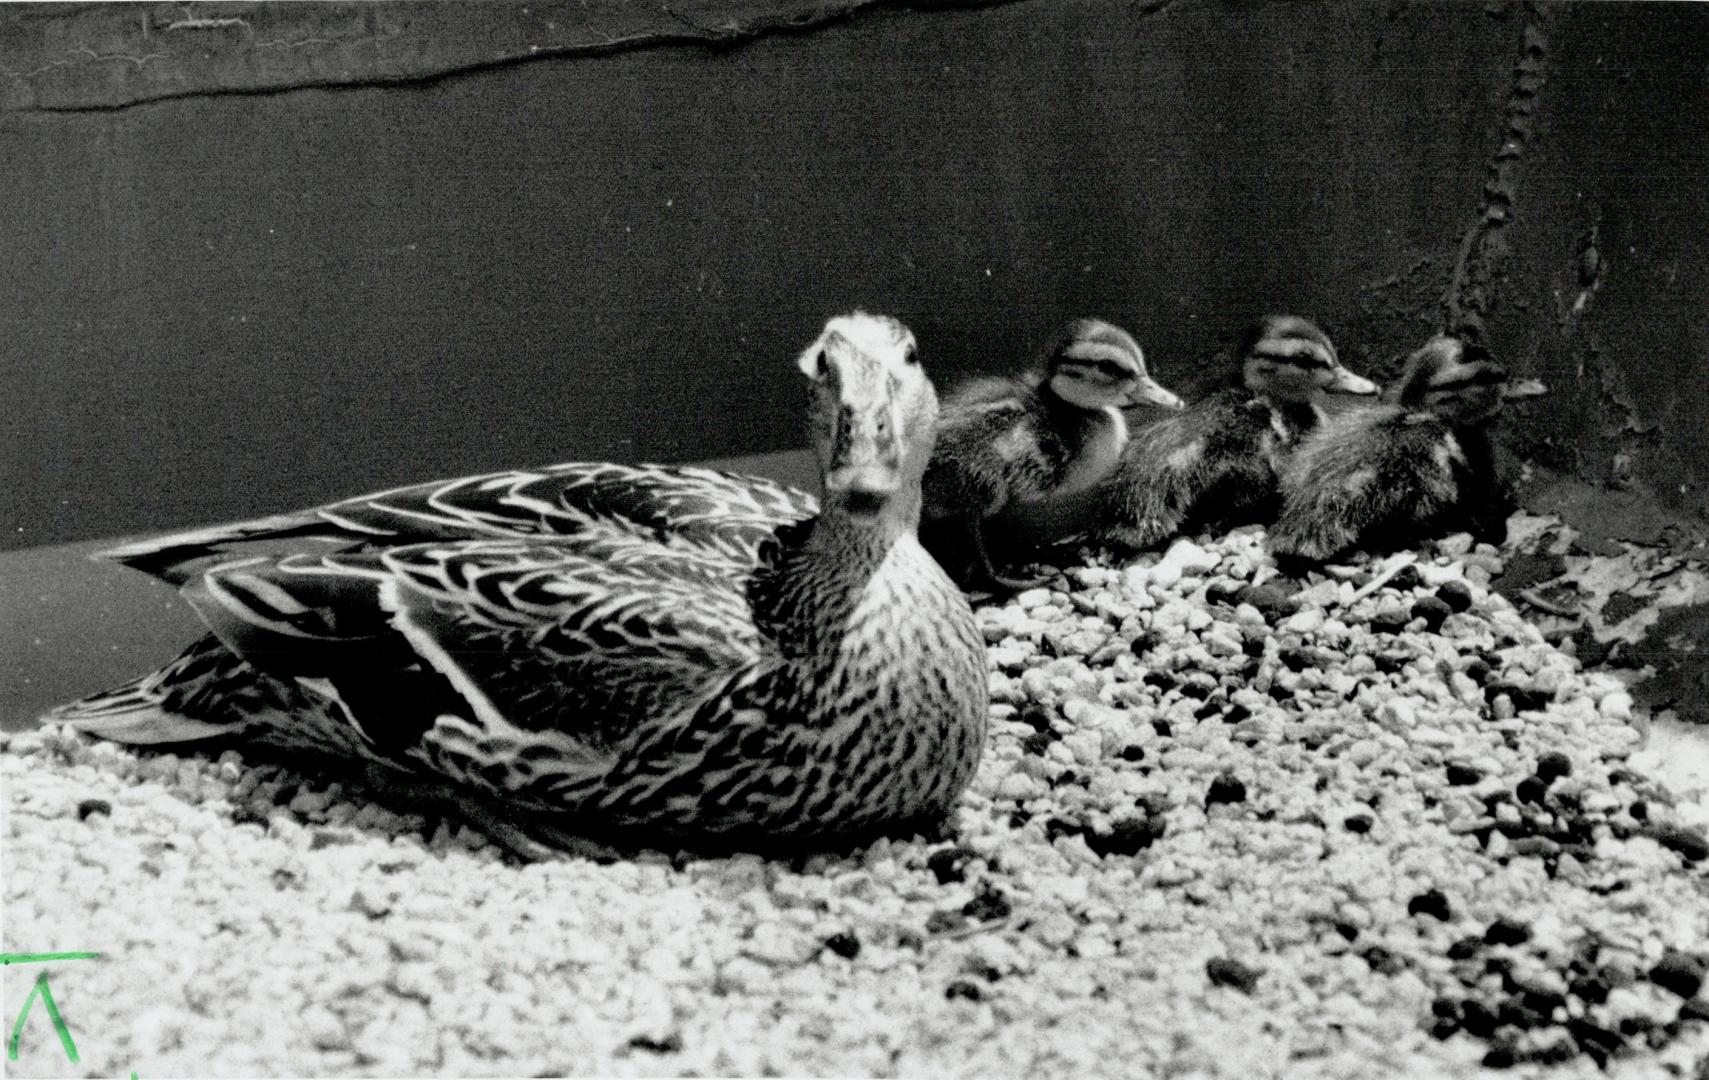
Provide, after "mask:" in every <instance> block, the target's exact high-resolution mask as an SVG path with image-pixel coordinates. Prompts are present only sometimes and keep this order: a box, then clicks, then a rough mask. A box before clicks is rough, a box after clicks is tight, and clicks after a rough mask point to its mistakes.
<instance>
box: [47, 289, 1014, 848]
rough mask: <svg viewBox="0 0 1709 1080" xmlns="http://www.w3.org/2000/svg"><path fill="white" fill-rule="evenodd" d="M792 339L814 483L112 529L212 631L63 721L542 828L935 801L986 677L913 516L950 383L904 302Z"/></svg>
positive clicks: (783, 837) (974, 745)
mask: <svg viewBox="0 0 1709 1080" xmlns="http://www.w3.org/2000/svg"><path fill="white" fill-rule="evenodd" d="M797 363H798V365H799V367H800V369H801V371H802V372H803V373H804V374H805V375H806V376H807V377H808V379H809V382H810V386H811V405H810V413H809V415H810V429H811V433H812V441H813V444H814V447H815V449H816V451H817V454H818V460H819V464H820V467H821V478H822V482H823V489H824V499H823V505H822V506H815V502H814V500H813V499H812V498H811V497H810V496H808V495H805V494H802V493H800V492H796V491H792V490H790V489H788V488H784V487H781V486H778V485H776V484H773V483H771V482H769V481H766V480H761V479H757V478H753V477H742V476H736V475H731V474H727V473H721V472H715V471H712V470H707V469H699V468H692V467H666V466H658V465H643V466H625V465H613V464H588V463H576V464H567V465H557V466H552V467H549V468H544V469H540V470H538V471H531V472H503V473H494V474H490V475H485V476H475V477H467V478H463V479H458V480H452V481H448V482H443V483H432V484H424V485H418V486H414V487H407V488H401V489H398V490H395V491H388V492H383V493H380V494H376V495H369V496H364V497H360V498H355V499H350V500H346V501H344V502H338V503H332V504H330V505H327V506H323V507H319V508H316V509H312V510H307V511H303V512H299V513H292V514H284V515H279V516H275V517H270V518H263V519H259V520H255V521H248V522H241V523H238V524H233V525H227V526H220V527H215V528H210V529H202V530H198V531H193V532H187V533H180V534H177V535H173V536H168V537H164V538H162V539H157V540H151V541H147V542H143V543H139V544H133V545H130V546H127V547H122V548H119V549H117V550H114V551H111V552H107V553H105V556H106V557H107V558H111V559H114V560H117V561H119V562H121V563H125V564H127V565H129V566H132V567H135V568H138V569H141V570H144V571H146V572H149V573H152V574H154V575H155V576H157V577H160V578H163V579H165V580H167V581H169V582H172V583H173V584H175V585H177V586H178V587H179V589H180V591H181V592H182V594H183V595H184V597H185V598H186V599H187V600H188V601H189V603H190V604H191V606H192V607H194V608H195V610H196V611H197V613H198V614H199V615H200V616H201V617H202V619H203V621H204V622H206V623H207V625H208V628H209V630H210V631H211V633H210V634H208V635H206V636H204V637H203V638H202V639H201V640H199V641H197V642H196V643H195V644H193V645H192V646H190V648H189V649H188V650H187V651H186V652H185V653H184V654H183V655H181V656H180V657H179V658H178V659H177V660H175V661H173V662H172V663H171V664H169V665H167V666H166V667H165V668H163V669H161V670H160V671H158V672H155V673H153V674H150V675H147V676H144V677H142V678H140V679H138V680H136V681H134V682H132V683H130V684H128V685H126V686H123V687H120V688H119V689H116V690H113V691H109V692H107V693H104V694H98V695H95V696H93V697H90V698H86V699H84V700H83V701H79V702H76V703H74V704H71V705H67V706H64V707H62V708H60V709H58V710H56V711H55V712H54V713H52V714H50V716H49V719H50V720H57V721H61V722H66V723H70V724H72V725H74V726H75V727H77V728H80V729H82V730H85V731H88V732H91V733H94V734H97V735H101V736H105V737H107V738H110V739H113V740H115V741H119V742H128V743H185V742H192V743H193V742H199V741H203V740H211V739H221V740H225V739H229V738H230V737H233V736H236V737H238V738H239V739H241V740H243V741H249V742H253V743H259V744H267V745H271V746H275V747H282V748H286V749H293V750H312V751H318V752H322V753H327V752H330V753H332V754H335V755H339V756H342V757H346V758H355V759H359V760H361V761H364V762H369V763H379V764H382V765H385V766H390V767H392V768H393V769H396V770H402V771H404V772H405V773H408V774H412V775H414V776H417V777H422V776H426V777H430V778H434V779H436V780H439V781H449V782H450V784H451V785H452V786H453V789H455V790H458V791H460V792H468V793H469V794H471V795H474V796H477V797H478V798H479V801H485V802H488V803H490V804H493V805H495V806H496V807H498V808H499V812H498V814H497V817H498V820H497V821H494V820H492V819H491V818H488V819H486V820H484V821H483V824H484V825H486V826H487V827H488V828H489V830H491V831H495V832H496V833H497V834H498V838H500V839H502V840H504V841H505V842H506V843H509V844H510V845H511V846H512V847H513V848H516V847H518V846H522V847H523V848H524V849H525V850H527V851H529V853H531V854H534V853H538V851H537V850H535V848H534V847H533V846H532V845H533V844H537V843H539V841H538V840H537V839H536V838H539V837H545V838H546V839H545V841H544V842H545V844H546V845H547V846H556V845H561V844H569V843H573V838H575V837H577V836H587V835H594V836H598V837H600V838H607V837H616V838H619V839H620V840H634V841H642V842H650V843H677V844H682V845H685V846H703V845H706V844H712V845H715V846H735V847H769V846H772V845H773V844H777V843H782V844H785V845H791V846H795V845H813V844H818V843H825V842H830V841H835V840H840V839H842V838H845V837H852V836H858V835H863V834H871V833H875V832H888V831H899V830H902V829H905V828H907V827H909V826H914V825H925V824H928V823H930V822H932V821H934V820H937V819H941V818H942V817H943V816H944V815H945V814H946V813H948V812H949V811H950V809H951V808H952V807H953V805H954V803H955V801H956V799H957V797H958V796H959V795H960V793H961V791H962V789H963V788H964V787H965V786H966V784H967V782H968V780H969V779H970V778H971V776H972V774H973V771H974V768H975V766H976V765H977V763H978V759H979V755H980V752H981V749H982V747H983V744H984V738H985V724H986V711H987V702H988V699H987V690H986V675H985V659H984V650H983V647H982V642H981V638H980V635H979V633H978V631H977V629H976V627H975V624H974V621H973V615H972V612H971V611H970V610H969V608H968V604H967V600H966V599H965V598H964V597H963V595H962V593H961V592H960V591H959V590H958V589H957V588H956V587H955V586H954V584H952V583H951V581H950V580H949V578H948V577H947V576H946V575H945V574H944V572H943V571H942V570H941V569H940V568H939V567H938V565H937V563H935V562H934V561H933V560H932V559H931V557H930V556H929V555H928V554H927V553H926V552H925V550H924V549H923V548H922V547H921V546H920V544H919V541H918V540H917V538H916V528H917V525H918V522H919V515H920V478H921V475H922V474H923V472H924V470H925V468H926V463H927V461H928V460H929V459H930V456H931V450H932V437H933V425H934V422H935V419H936V414H937V398H936V395H935V393H934V392H933V389H932V385H931V382H930V381H929V380H928V379H927V377H926V375H925V372H924V371H923V370H922V369H921V366H920V364H919V361H918V359H917V357H916V354H915V343H914V336H913V334H912V333H910V332H909V331H908V329H907V328H906V327H904V326H903V325H902V324H901V323H899V322H897V321H895V320H894V319H889V318H882V317H877V316H871V315H866V314H863V313H859V312H857V313H855V314H852V315H848V316H843V317H839V318H835V319H832V320H831V321H830V322H829V323H828V324H827V325H826V326H825V329H824V331H823V332H822V333H821V334H820V335H819V337H818V339H817V340H816V341H815V342H814V343H813V344H812V345H810V346H809V347H808V348H807V349H806V350H805V351H804V352H803V353H802V354H801V355H800V357H799V360H798V361H797ZM472 801H474V800H472ZM475 816H476V818H477V820H482V819H481V818H480V817H479V815H475ZM522 820H526V821H527V822H528V824H527V825H526V826H517V827H519V828H522V829H523V830H524V834H525V835H524V837H518V836H516V835H514V834H511V835H505V830H506V829H507V828H508V827H510V826H511V825H512V823H513V822H517V821H522Z"/></svg>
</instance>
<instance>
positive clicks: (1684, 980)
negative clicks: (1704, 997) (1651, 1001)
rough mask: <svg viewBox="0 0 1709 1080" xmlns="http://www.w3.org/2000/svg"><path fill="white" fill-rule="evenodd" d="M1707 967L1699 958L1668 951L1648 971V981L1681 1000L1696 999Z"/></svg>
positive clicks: (1671, 950)
mask: <svg viewBox="0 0 1709 1080" xmlns="http://www.w3.org/2000/svg"><path fill="white" fill-rule="evenodd" d="M1706 970H1709V965H1706V964H1705V963H1704V961H1703V958H1702V957H1700V956H1692V955H1691V954H1689V953H1682V952H1677V951H1675V950H1673V949H1669V950H1668V951H1667V952H1665V953H1663V954H1662V958H1661V961H1660V962H1659V963H1657V964H1656V966H1655V967H1653V968H1651V969H1650V981H1651V982H1653V983H1655V984H1656V985H1657V986H1659V987H1661V988H1662V989H1664V990H1672V991H1673V992H1674V993H1676V994H1678V995H1679V996H1680V997H1682V998H1688V997H1696V996H1697V991H1699V990H1701V989H1702V988H1703V976H1704V973H1705V971H1706Z"/></svg>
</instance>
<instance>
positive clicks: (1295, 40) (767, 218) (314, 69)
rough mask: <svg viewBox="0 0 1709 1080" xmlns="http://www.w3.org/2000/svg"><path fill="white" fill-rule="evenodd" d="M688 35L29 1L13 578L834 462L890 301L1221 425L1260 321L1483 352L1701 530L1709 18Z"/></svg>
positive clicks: (1307, 9)
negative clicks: (552, 495)
mask: <svg viewBox="0 0 1709 1080" xmlns="http://www.w3.org/2000/svg"><path fill="white" fill-rule="evenodd" d="M670 11H673V12H674V14H670V13H668V12H667V11H666V9H664V8H658V9H655V8H653V7H652V6H649V5H633V4H624V3H619V2H616V0H609V2H605V3H592V4H580V3H576V4H571V3H538V2H536V3H531V4H528V5H520V4H506V5H496V6H495V5H455V4H454V5H436V4H426V5H402V6H395V5H390V4H383V5H382V4H358V5H332V4H292V5H247V4H227V3H212V4H201V5H197V6H195V7H194V8H191V9H186V8H185V7H183V6H182V5H177V4H163V5H155V4H145V5H100V6H76V5H70V6H35V5H25V6H23V7H22V8H17V7H8V8H7V9H5V10H0V86H3V89H0V162H3V163H4V171H3V174H4V176H5V180H4V195H5V197H4V198H0V252H3V253H4V255H3V257H0V401H4V402H5V403H6V404H5V405H4V406H0V415H3V417H4V419H3V420H0V424H4V427H5V430H6V438H5V440H4V442H3V443H0V474H3V476H4V478H5V490H6V492H7V496H8V497H7V498H6V499H5V501H4V504H3V505H4V509H5V518H4V533H3V536H0V544H3V545H5V546H11V547H20V546H31V545H39V544H48V543H55V542H61V541H67V540H74V539H82V538H87V537H96V536H111V535H118V534H128V533H136V532H143V531H148V530H154V529H161V528H165V527H170V526H174V525H180V524H186V523H190V522H195V521H207V520H216V519H222V518H230V517H235V516H241V515H247V514H252V513H259V512H264V511H267V510H271V509H276V508H279V507H282V506H291V505H299V504H303V503H306V502H311V501H315V500H319V499H323V498H328V497H332V496H335V495H339V494H348V493H351V492H355V491H360V490H364V489H367V488H371V487H378V486H383V485H388V484H394V483H399V482H405V481H409V480H413V479H421V478H425V477H430V476H434V475H444V474H457V473H462V472H467V471H471V470H477V469H488V468H497V467H502V466H506V465H512V464H523V463H531V462H543V461H551V460H562V459H567V458H574V457H610V458H617V459H641V458H647V459H665V460H676V459H700V458H708V457H719V456H726V455H732V454H743V453H754V452H762V451H768V450H774V449H779V448H785V447H790V446H795V445H798V444H799V443H800V432H799V418H798V410H799V406H800V402H801V394H800V388H799V386H798V384H797V378H796V377H795V376H793V375H792V373H791V371H790V369H789V368H788V367H787V366H786V365H787V361H788V358H789V356H790V355H791V354H792V352H793V351H794V350H796V349H797V348H799V347H800V345H801V344H802V343H804V342H805V341H806V340H807V339H808V338H809V337H810V336H811V334H812V333H813V332H814V331H815V330H816V328H817V326H818V324H819V323H820V322H821V321H822V320H823V318H824V317H825V316H826V315H828V314H831V313H833V312H836V311H838V310H842V309H847V308H850V307H853V306H857V305H860V306H866V307H869V308H872V309H880V310H885V311H888V312H891V313H894V314H896V315H899V316H901V317H902V318H904V319H905V320H907V321H908V322H909V323H910V324H911V325H913V326H914V327H915V329H916V331H917V333H918V335H919V337H920V339H921V343H922V347H923V349H924V351H925V356H926V359H927V363H928V365H929V366H930V367H931V368H932V369H933V370H934V372H936V373H937V374H939V375H940V376H943V377H944V378H951V377H954V376H955V375H957V374H960V373H965V372H968V371H972V370H990V369H1000V368H1005V367H1008V366H1012V365H1013V364H1015V363H1016V362H1018V361H1023V360H1025V359H1027V358H1029V357H1030V356H1031V354H1032V352H1033V350H1034V349H1035V348H1036V347H1037V346H1038V344H1039V342H1040V341H1041V340H1042V338H1043V337H1044V336H1045V335H1046V334H1047V333H1048V332H1049V330H1050V329H1051V328H1052V326H1053V325H1054V324H1055V323H1057V322H1059V321H1061V320H1063V319H1065V318H1068V317H1070V316H1074V315H1079V314H1082V313H1088V314H1101V315H1103V316H1105V317H1107V318H1110V319H1113V320H1115V321H1117V322H1120V323H1123V324H1125V325H1127V326H1128V327H1129V328H1130V329H1132V330H1133V331H1134V332H1135V333H1136V334H1137V335H1138V336H1139V337H1140V339H1141V340H1142V341H1143V342H1144V343H1145V344H1146V346H1147V348H1148V352H1149V353H1150V354H1151V356H1152V357H1153V359H1154V366H1155V367H1156V368H1157V369H1159V372H1160V374H1161V375H1162V377H1163V378H1164V379H1165V380H1166V381H1168V382H1171V383H1173V384H1176V385H1177V386H1178V387H1179V388H1183V389H1186V390H1189V391H1190V390H1192V389H1194V388H1196V387H1200V386H1203V385H1205V384H1207V383H1209V382H1212V381H1214V380H1216V379H1218V378H1220V377H1221V376H1222V372H1221V371H1220V365H1219V364H1218V363H1216V362H1215V361H1214V360H1213V359H1211V358H1212V357H1213V356H1214V354H1215V352H1216V351H1217V349H1218V347H1219V345H1220V344H1221V343H1222V341H1223V340H1224V339H1225V338H1226V337H1227V336H1228V335H1229V334H1230V333H1231V332H1232V331H1233V329H1234V328H1235V327H1236V326H1237V325H1238V324H1239V323H1240V322H1241V321H1243V320H1244V319H1245V318H1247V317H1248V316H1249V315H1251V314H1253V313H1256V312H1258V311H1261V310H1266V309H1288V310H1295V311H1299V312H1301V313H1303V314H1308V315H1311V316H1312V317H1314V318H1317V319H1319V320H1320V321H1321V322H1323V323H1324V324H1325V325H1326V327H1328V328H1329V329H1330V331H1331V332H1332V333H1333V334H1334V335H1335V336H1336V338H1337V341H1338V342H1339V343H1340V344H1341V346H1342V351H1343V355H1344V356H1345V357H1347V358H1348V359H1350V360H1351V361H1352V362H1354V363H1361V362H1362V363H1364V364H1365V365H1366V366H1367V367H1371V368H1374V369H1377V370H1379V371H1387V370H1392V368H1391V367H1390V366H1389V364H1390V360H1391V358H1392V357H1393V356H1395V355H1396V354H1398V353H1400V352H1402V351H1404V350H1406V349H1409V348H1411V347H1413V346H1414V345H1416V344H1417V343H1418V342H1419V341H1420V340H1421V339H1422V338H1423V337H1424V336H1425V335H1426V334H1427V333H1428V332H1430V331H1431V330H1432V329H1434V328H1435V327H1437V326H1439V325H1441V324H1443V323H1444V322H1449V323H1453V324H1455V325H1464V326H1469V327H1473V328H1481V331H1482V332H1483V333H1485V335H1486V336H1487V337H1488V339H1489V341H1490V343H1491V344H1492V346H1493V347H1494V348H1495V349H1496V351H1497V352H1498V354H1500V355H1502V356H1504V357H1506V358H1508V359H1509V360H1510V361H1511V362H1512V365H1513V366H1514V367H1515V368H1517V369H1519V370H1521V371H1525V372H1528V373H1535V374H1539V375H1541V376H1542V377H1543V378H1545V379H1547V380H1548V381H1550V382H1551V383H1552V384H1554V386H1555V388H1556V393H1555V395H1554V396H1553V397H1552V398H1550V399H1548V400H1547V401H1546V402H1545V403H1543V404H1542V405H1540V406H1538V407H1536V408H1534V409H1533V410H1531V412H1530V413H1529V414H1528V415H1527V416H1526V417H1525V418H1524V420H1523V423H1522V424H1521V425H1520V427H1519V429H1518V430H1517V439H1518V442H1519V443H1520V444H1521V445H1522V446H1523V447H1524V448H1526V449H1528V450H1529V451H1531V452H1533V453H1536V454H1539V455H1541V456H1543V457H1544V458H1545V459H1546V460H1549V461H1551V462H1553V463H1555V464H1558V465H1563V466H1566V467H1569V468H1571V469H1574V470H1577V471H1579V472H1581V473H1583V474H1585V475H1589V476H1593V477H1603V476H1608V475H1611V474H1612V473H1613V472H1614V471H1616V470H1617V469H1619V470H1625V471H1626V472H1627V473H1629V474H1630V475H1631V476H1632V477H1634V478H1635V480H1636V481H1637V482H1638V483H1640V484H1645V485H1649V486H1651V487H1653V488H1654V489H1655V490H1657V491H1658V492H1659V493H1660V494H1661V495H1663V496H1664V497H1665V498H1667V499H1669V500H1671V501H1672V503H1673V504H1674V505H1676V506H1679V507H1684V508H1688V509H1691V510H1694V511H1696V512H1699V513H1702V512H1705V511H1709V491H1706V489H1705V480H1706V478H1709V439H1705V438H1704V435H1703V430H1704V424H1705V422H1706V419H1709V378H1706V376H1709V342H1706V340H1705V338H1706V336H1709V309H1706V305H1705V304H1704V297H1705V289H1704V285H1705V282H1704V277H1705V274H1706V272H1709V247H1706V245H1709V238H1706V237H1709V234H1706V233H1705V231H1704V229H1703V224H1704V217H1705V207H1706V206H1709V168H1705V156H1706V149H1709V115H1706V114H1709V94H1706V93H1705V90H1706V87H1705V85H1704V82H1705V67H1704V65H1703V63H1702V57H1703V55H1704V54H1705V45H1709V11H1706V10H1705V7H1704V6H1703V5H1653V6H1638V7H1633V6H1628V5H1616V6H1612V7H1598V6H1595V5H1586V6H1572V7H1541V8H1539V7H1530V6H1520V5H1513V6H1507V5H1500V4H1495V5H1474V4H1466V3H1454V4H1406V3H1392V2H1383V3H1369V4H1343V3H1333V4H1330V3H1325V4H1309V5H1308V4H1293V3H1287V4H1254V3H1239V4H1229V3H1210V2H1194V0H1175V2H1173V3H1167V2H1165V3H1150V4H1137V5H1136V4H1128V3H1115V2H1104V0H1099V2H1086V0H1048V2H1046V0H1026V2H1019V3H1007V4H996V5H949V6H943V5H937V4H933V5H930V6H928V7H924V8H920V9H915V8H911V7H908V6H904V5H900V4H893V3H869V2H865V0H844V2H843V3H842V4H841V6H839V5H838V4H837V3H835V2H834V0H833V2H830V3H825V2H821V3H802V2H789V0H780V2H775V3H769V2H768V3H758V2H749V3H739V2H738V3H731V2H719V3H713V2H706V0H703V2H700V3H688V4H684V5H678V6H675V7H673V8H671V9H670ZM1592 250H1594V251H1595V253H1596V254H1595V255H1594V256H1592V255H1590V254H1589V252H1591V251H1592ZM1621 455H1625V456H1624V457H1622V456H1621Z"/></svg>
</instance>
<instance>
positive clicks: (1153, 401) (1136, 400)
mask: <svg viewBox="0 0 1709 1080" xmlns="http://www.w3.org/2000/svg"><path fill="white" fill-rule="evenodd" d="M1127 404H1129V405H1156V406H1157V407H1159V408H1163V409H1176V410H1179V409H1184V408H1186V407H1187V406H1186V403H1185V402H1183V401H1182V400H1181V398H1180V395H1178V394H1176V393H1175V392H1174V391H1172V390H1168V389H1165V388H1164V387H1163V386H1162V385H1161V384H1160V383H1158V382H1157V380H1155V379H1153V378H1151V377H1149V376H1147V377H1145V378H1142V379H1140V380H1139V383H1138V384H1137V385H1136V386H1134V388H1133V389H1132V390H1130V391H1128V395H1127Z"/></svg>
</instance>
